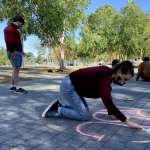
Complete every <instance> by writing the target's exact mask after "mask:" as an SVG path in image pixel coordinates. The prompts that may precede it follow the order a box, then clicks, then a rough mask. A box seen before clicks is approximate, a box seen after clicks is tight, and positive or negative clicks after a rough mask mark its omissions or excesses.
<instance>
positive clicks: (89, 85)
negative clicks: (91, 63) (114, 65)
mask: <svg viewBox="0 0 150 150" xmlns="http://www.w3.org/2000/svg"><path fill="white" fill-rule="evenodd" d="M70 79H71V81H72V84H73V85H74V87H75V90H76V92H77V93H78V94H79V95H80V96H82V97H87V98H101V99H102V101H103V103H104V105H105V107H106V109H107V111H108V113H109V114H112V115H114V116H116V117H117V118H118V119H119V120H121V121H122V122H124V121H125V120H126V117H125V116H124V115H123V114H122V113H121V112H120V111H119V109H118V108H117V107H116V106H115V105H114V103H113V101H112V96H111V90H112V88H111V83H112V69H111V68H109V67H107V66H97V67H89V68H83V69H79V70H77V71H74V72H72V73H70Z"/></svg>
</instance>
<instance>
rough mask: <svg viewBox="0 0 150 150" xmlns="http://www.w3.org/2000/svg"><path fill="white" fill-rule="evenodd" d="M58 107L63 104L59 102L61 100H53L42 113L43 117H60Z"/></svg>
mask: <svg viewBox="0 0 150 150" xmlns="http://www.w3.org/2000/svg"><path fill="white" fill-rule="evenodd" d="M58 107H61V104H60V103H59V101H58V100H57V101H53V102H52V103H51V104H50V105H49V106H48V107H47V108H46V109H45V110H44V112H43V113H42V117H43V118H47V117H58V116H59V113H58Z"/></svg>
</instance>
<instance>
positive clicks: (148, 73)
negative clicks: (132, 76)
mask: <svg viewBox="0 0 150 150" xmlns="http://www.w3.org/2000/svg"><path fill="white" fill-rule="evenodd" d="M140 78H141V79H142V80H144V81H150V58H149V57H147V56H145V57H144V58H143V62H142V63H140V64H139V66H138V73H137V76H136V81H138V80H139V79H140Z"/></svg>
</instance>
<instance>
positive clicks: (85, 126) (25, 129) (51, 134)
mask: <svg viewBox="0 0 150 150" xmlns="http://www.w3.org/2000/svg"><path fill="white" fill-rule="evenodd" d="M61 79H62V76H56V77H51V78H49V77H46V76H45V77H43V78H42V79H38V80H33V81H28V82H23V83H22V85H24V88H26V89H27V90H29V93H28V94H27V95H16V94H13V93H11V92H9V91H8V84H0V150H150V133H147V132H145V131H139V130H136V129H129V128H127V127H125V126H123V124H122V123H120V122H118V121H115V120H110V119H109V118H108V117H107V115H106V110H105V109H104V106H103V104H102V102H101V100H100V99H97V100H92V99H87V101H88V103H89V104H90V110H91V112H92V113H93V119H92V120H90V121H89V122H79V121H73V120H68V119H55V118H53V119H52V118H51V119H43V118H41V113H42V111H43V110H44V109H45V107H46V106H47V105H48V104H49V103H50V102H51V101H52V100H54V99H55V98H58V97H59V94H58V91H59V85H60V82H61ZM113 98H114V103H115V104H116V105H117V106H118V107H120V109H121V110H122V111H123V112H124V113H125V114H126V115H127V116H130V117H131V118H132V119H133V120H135V121H136V122H139V123H141V124H143V125H144V126H145V127H149V126H150V83H146V82H142V81H139V82H135V81H134V80H132V81H130V82H129V83H128V84H127V85H125V86H124V87H119V86H116V85H113Z"/></svg>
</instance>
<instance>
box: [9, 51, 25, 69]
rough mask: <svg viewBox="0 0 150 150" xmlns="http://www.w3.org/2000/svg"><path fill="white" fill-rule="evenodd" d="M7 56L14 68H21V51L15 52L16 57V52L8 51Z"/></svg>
mask: <svg viewBox="0 0 150 150" xmlns="http://www.w3.org/2000/svg"><path fill="white" fill-rule="evenodd" d="M7 56H8V59H9V61H10V63H11V65H12V67H13V68H15V69H19V68H21V65H22V57H23V54H22V53H21V52H15V57H14V53H10V52H7Z"/></svg>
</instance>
